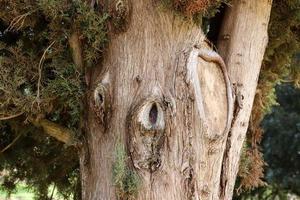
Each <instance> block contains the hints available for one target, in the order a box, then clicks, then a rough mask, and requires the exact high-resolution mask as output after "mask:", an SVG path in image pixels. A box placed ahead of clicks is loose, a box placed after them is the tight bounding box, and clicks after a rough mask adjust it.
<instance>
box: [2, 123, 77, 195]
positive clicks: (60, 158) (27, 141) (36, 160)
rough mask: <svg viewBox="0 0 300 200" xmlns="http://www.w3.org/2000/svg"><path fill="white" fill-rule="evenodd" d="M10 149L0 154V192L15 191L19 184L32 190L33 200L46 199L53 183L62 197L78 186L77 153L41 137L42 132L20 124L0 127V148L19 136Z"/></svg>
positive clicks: (52, 140) (4, 124)
mask: <svg viewBox="0 0 300 200" xmlns="http://www.w3.org/2000/svg"><path fill="white" fill-rule="evenodd" d="M20 134H21V137H20V138H19V139H18V140H16V142H15V143H14V146H13V148H9V149H7V150H6V151H5V152H4V153H0V172H3V171H4V172H6V174H5V175H4V176H3V177H2V179H3V180H2V181H0V183H1V186H0V189H2V190H5V191H8V192H14V191H15V189H16V187H17V185H18V184H19V183H20V182H25V183H26V185H27V186H28V187H29V188H32V189H34V190H35V193H36V199H47V194H48V188H49V186H50V185H52V184H54V185H55V186H56V187H57V189H58V192H59V193H60V194H61V195H62V196H63V197H64V198H65V199H67V197H69V196H72V195H73V193H74V190H75V188H76V187H78V183H79V181H80V180H78V178H79V171H78V168H79V166H78V160H77V156H76V154H77V153H76V150H75V149H74V148H70V147H69V148H67V147H63V146H62V145H61V144H60V143H59V142H57V141H56V140H54V139H52V138H50V137H42V136H43V132H42V130H40V129H37V128H35V127H33V126H31V125H29V124H26V123H23V122H22V121H20V120H19V121H6V122H1V124H0V138H1V140H0V149H1V150H2V149H3V148H4V147H6V146H7V145H9V144H11V142H12V140H13V139H14V138H16V137H18V136H19V135H20Z"/></svg>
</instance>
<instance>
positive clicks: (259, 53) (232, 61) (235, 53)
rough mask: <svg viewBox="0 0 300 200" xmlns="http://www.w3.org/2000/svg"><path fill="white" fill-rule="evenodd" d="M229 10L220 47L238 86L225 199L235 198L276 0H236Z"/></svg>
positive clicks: (226, 159)
mask: <svg viewBox="0 0 300 200" xmlns="http://www.w3.org/2000/svg"><path fill="white" fill-rule="evenodd" d="M232 5H233V6H232V7H230V8H229V9H228V10H227V13H226V15H225V18H224V21H223V22H224V23H223V26H222V29H221V32H220V37H219V41H218V49H219V51H220V54H221V55H222V57H223V58H224V60H225V62H226V64H227V66H228V71H229V74H230V77H231V81H232V83H233V84H234V85H235V88H236V93H237V100H239V101H240V104H241V105H240V106H241V108H237V112H236V114H235V120H234V123H233V124H232V128H231V132H230V134H229V136H228V139H227V147H226V152H225V155H224V161H223V169H222V183H221V187H222V189H221V198H220V199H225V200H226V199H231V198H232V194H233V189H234V183H235V179H236V175H237V172H238V169H239V159H240V155H241V149H242V145H243V142H244V139H245V136H246V132H247V129H248V123H249V118H250V114H251V110H252V105H253V101H254V96H255V91H256V87H257V83H258V77H259V72H260V68H261V64H262V60H263V56H264V52H265V49H266V46H267V43H268V24H269V18H270V13H271V7H272V0H251V1H246V0H234V1H233V2H232Z"/></svg>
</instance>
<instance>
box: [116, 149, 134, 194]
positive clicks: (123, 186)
mask: <svg viewBox="0 0 300 200" xmlns="http://www.w3.org/2000/svg"><path fill="white" fill-rule="evenodd" d="M115 159H116V161H115V163H114V166H113V181H114V184H115V186H116V188H117V195H118V197H119V198H120V199H128V200H130V199H134V198H135V196H136V195H137V191H138V187H139V184H140V179H139V177H138V175H137V174H136V173H135V172H134V171H133V170H131V169H130V168H129V167H128V166H127V162H128V161H127V160H128V158H127V155H126V151H125V149H124V146H123V145H120V144H117V146H116V152H115Z"/></svg>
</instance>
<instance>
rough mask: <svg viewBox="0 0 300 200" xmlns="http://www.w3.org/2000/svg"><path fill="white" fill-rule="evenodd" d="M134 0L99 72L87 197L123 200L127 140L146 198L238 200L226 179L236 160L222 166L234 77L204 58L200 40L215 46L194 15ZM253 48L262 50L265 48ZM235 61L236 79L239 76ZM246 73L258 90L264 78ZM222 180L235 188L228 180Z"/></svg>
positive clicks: (140, 194)
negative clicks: (120, 172) (118, 182)
mask: <svg viewBox="0 0 300 200" xmlns="http://www.w3.org/2000/svg"><path fill="white" fill-rule="evenodd" d="M247 4H248V3H247ZM131 5H132V6H131V8H132V10H131V12H130V13H131V18H130V19H131V20H130V21H129V22H128V27H126V31H125V32H123V33H121V34H118V35H115V36H114V37H112V39H111V41H110V45H109V48H108V50H107V52H106V55H105V56H104V62H103V63H102V65H101V66H97V67H95V68H92V69H91V72H90V74H91V78H90V81H91V84H90V87H91V88H89V91H90V93H91V95H90V99H89V101H90V102H89V108H88V110H87V111H86V113H87V117H86V119H85V120H86V124H87V134H86V140H87V144H89V146H88V153H89V162H88V163H89V165H86V164H84V163H85V162H84V159H85V156H86V154H85V153H86V152H85V151H87V150H83V151H82V152H81V155H80V156H81V162H80V163H81V165H80V166H81V175H82V188H83V197H82V199H85V200H92V199H93V200H94V199H101V200H102V199H103V200H110V199H112V200H114V199H117V198H118V197H117V195H116V193H117V192H118V189H117V188H116V187H115V185H114V183H113V182H112V180H113V178H112V176H113V165H114V163H115V161H116V159H117V158H116V156H115V154H114V152H115V149H116V146H117V144H119V143H120V142H121V145H124V146H125V148H126V151H127V155H128V156H129V158H130V159H128V160H130V161H131V162H129V163H128V166H126V167H128V168H130V170H134V171H135V173H136V174H138V176H139V177H140V180H141V182H140V185H139V186H138V187H136V188H138V191H137V196H136V199H137V200H144V199H153V200H160V199H161V200H190V199H196V200H197V199H198V200H199V199H205V200H206V199H208V200H216V199H220V198H223V199H226V200H229V199H231V195H232V190H233V187H231V188H229V187H228V185H233V184H234V181H235V180H234V179H232V178H231V177H224V174H228V173H227V166H230V163H231V161H230V160H229V161H230V162H228V163H229V164H226V165H224V166H225V168H223V171H222V164H224V162H225V161H227V160H228V158H227V157H229V158H230V156H231V155H232V152H231V149H232V148H230V150H229V151H228V154H226V153H225V152H226V145H227V144H228V143H227V133H226V134H225V135H224V136H223V137H219V136H220V135H222V133H224V130H227V128H226V127H227V124H228V120H229V121H230V119H228V113H231V112H232V111H231V108H230V104H227V103H228V101H227V99H228V97H230V96H227V94H228V93H227V92H228V90H227V89H228V87H226V83H228V82H226V81H227V80H226V76H225V80H224V75H223V73H222V70H221V69H220V66H219V63H215V62H210V60H209V59H205V57H204V58H203V57H202V58H201V57H199V49H198V50H197V49H195V48H194V46H195V45H199V46H201V48H205V49H206V48H207V49H209V48H208V47H207V45H205V36H204V34H203V33H202V31H201V30H200V29H199V28H198V27H197V26H196V25H195V24H194V23H193V22H192V21H190V20H183V19H182V18H181V17H179V16H176V14H174V13H171V12H169V11H166V10H161V9H159V8H157V7H155V5H153V1H152V0H144V1H141V0H132V1H131ZM243 12H244V11H243ZM251 16H252V15H251ZM252 17H255V16H252ZM252 20H253V19H252ZM264 30H265V29H264ZM255 31H257V30H255ZM246 36H247V37H248V35H247V34H246ZM252 36H253V35H251V37H252ZM251 37H250V38H251ZM248 40H250V41H251V39H249V37H248V38H247V41H248ZM259 42H261V41H259ZM255 45H256V43H255ZM250 47H251V46H250ZM248 48H249V46H247V47H246V50H247V51H248V50H249V49H248ZM255 48H256V47H255ZM244 49H245V47H243V48H239V50H241V51H242V50H244ZM247 51H246V52H247ZM251 52H252V50H251ZM252 53H254V54H262V52H261V51H257V49H254V51H253V52H252ZM226 58H228V57H226ZM252 59H254V57H253V58H252V57H251V60H250V61H251V62H250V63H253V62H254V61H253V60H252ZM227 61H228V60H227ZM260 61H261V60H260ZM254 63H255V66H256V65H258V63H259V62H258V61H257V62H254ZM228 64H229V63H228ZM232 66H233V64H232V63H230V64H229V67H230V71H229V72H230V75H231V76H230V77H232V75H234V76H235V74H232V70H233V68H232ZM247 66H248V70H249V69H251V67H249V65H247ZM223 72H224V71H223ZM255 72H256V74H255V78H257V75H258V71H255ZM239 76H240V78H244V79H245V80H247V81H250V82H251V84H250V85H247V87H249V88H251V91H252V92H254V91H255V86H256V84H254V82H255V83H256V81H257V79H255V78H254V79H253V75H252V74H248V72H247V71H243V75H242V76H241V75H240V74H239ZM249 78H250V80H248V79H249ZM236 79H237V78H236V76H235V77H233V80H234V81H236ZM244 79H243V81H244ZM227 86H228V84H227ZM249 88H248V89H249ZM243 89H244V88H243ZM242 92H243V91H242ZM244 94H246V93H244ZM253 96H254V95H253ZM247 102H248V100H246V98H245V103H247ZM246 106H249V102H248V105H247V104H246ZM107 107H109V109H108V110H109V111H107V109H106V108H107ZM226 110H228V111H229V112H226ZM243 110H247V112H249V113H244V114H243V115H247V116H248V114H249V115H250V111H251V109H249V108H247V109H244V108H243ZM99 119H100V120H99ZM237 123H240V121H238V118H237V121H236V122H235V123H234V124H237ZM245 123H247V121H245ZM104 126H108V127H109V128H104ZM231 134H232V136H231V137H230V138H228V139H229V140H230V142H231V144H233V142H234V141H232V138H234V137H235V135H234V134H235V132H234V129H232V132H231ZM239 141H240V142H242V141H241V140H239ZM227 146H228V145H227ZM232 147H233V145H232ZM224 155H225V157H224ZM234 156H237V157H238V156H239V155H234ZM223 161H224V162H223ZM221 177H222V178H221ZM224 178H225V179H224ZM222 180H226V181H227V182H226V183H227V184H223V185H222V184H220V183H221V182H222ZM124 182H126V180H124ZM122 183H123V182H122ZM224 188H225V193H224V194H225V195H223V196H221V197H220V191H223V190H224ZM126 189H128V190H130V188H128V187H124V190H126ZM227 191H228V192H227ZM127 192H128V191H124V194H126V193H127ZM131 192H132V191H131ZM224 196H226V197H224ZM122 198H124V199H126V198H127V197H126V196H124V197H122ZM128 198H129V197H128Z"/></svg>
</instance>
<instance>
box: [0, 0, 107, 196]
mask: <svg viewBox="0 0 300 200" xmlns="http://www.w3.org/2000/svg"><path fill="white" fill-rule="evenodd" d="M0 9H1V11H0V118H1V119H2V118H6V117H13V116H15V115H16V116H18V117H14V118H12V119H10V120H5V121H1V120H0V125H1V126H0V134H1V135H0V136H1V137H0V172H1V171H2V170H5V171H6V172H7V175H6V176H4V179H3V181H2V182H0V184H1V185H0V188H2V189H3V190H6V191H8V192H13V191H14V189H15V187H16V185H17V184H18V183H19V182H20V181H22V182H25V183H26V185H27V186H28V187H29V188H31V189H33V190H34V191H35V193H36V198H37V199H47V198H48V197H47V195H48V188H49V187H50V186H51V185H54V186H55V187H57V188H58V192H59V193H60V194H61V195H63V197H64V198H67V197H70V196H73V198H74V199H80V198H81V197H80V194H77V192H78V191H80V181H79V180H78V179H79V163H78V156H77V151H76V149H74V148H73V147H66V146H63V144H61V143H59V142H57V141H55V140H54V139H52V138H50V137H48V136H47V135H45V134H44V133H43V130H42V129H39V128H36V127H34V126H33V125H32V124H31V123H29V122H28V120H27V119H30V118H36V117H44V118H47V119H48V120H50V121H52V122H56V123H58V124H61V125H63V126H65V127H68V128H70V129H72V130H73V132H74V133H75V134H76V135H75V137H81V135H80V133H81V131H80V120H81V116H82V110H83V109H82V97H83V95H84V91H85V83H84V81H83V76H84V75H83V72H84V71H85V69H79V68H78V66H75V63H74V62H73V57H72V52H71V51H70V48H69V38H70V36H71V34H72V33H74V32H76V33H78V35H79V39H80V43H81V45H82V51H83V55H82V56H83V58H84V68H86V67H93V66H95V65H97V64H98V63H99V62H101V54H102V52H103V50H104V48H105V46H106V43H107V41H108V39H107V19H108V14H106V13H105V12H104V11H100V10H94V8H91V7H90V6H89V5H88V4H87V3H85V2H84V1H81V0H39V1H35V0H16V1H10V0H2V1H1V3H0ZM20 114H22V115H20ZM19 115H20V116H19ZM7 147H10V148H8V149H6V148H7ZM3 149H6V150H5V151H4V152H1V151H2V150H3ZM74 191H75V192H74Z"/></svg>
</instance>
